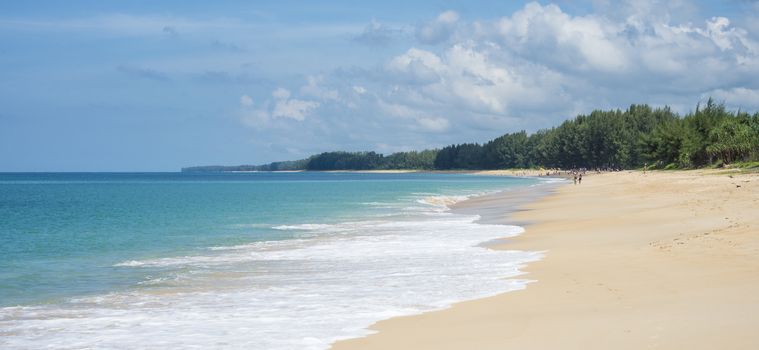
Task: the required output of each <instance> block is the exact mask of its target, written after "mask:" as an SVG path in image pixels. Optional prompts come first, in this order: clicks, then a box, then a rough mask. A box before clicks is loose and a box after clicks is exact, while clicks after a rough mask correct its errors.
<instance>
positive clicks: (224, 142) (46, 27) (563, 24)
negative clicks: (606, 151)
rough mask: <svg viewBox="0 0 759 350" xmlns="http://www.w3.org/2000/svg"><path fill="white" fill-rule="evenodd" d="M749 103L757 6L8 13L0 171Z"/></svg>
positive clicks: (22, 4)
mask: <svg viewBox="0 0 759 350" xmlns="http://www.w3.org/2000/svg"><path fill="white" fill-rule="evenodd" d="M709 97H714V98H715V99H716V100H718V101H721V102H724V103H725V104H726V105H727V106H728V107H729V108H731V109H741V110H747V111H750V112H754V111H759V1H745V0H744V1H740V0H732V1H730V0H726V1H695V0H693V1H689V0H673V1H653V0H638V1H603V0H594V1H570V0H565V1H557V2H547V1H540V2H520V1H471V0H469V1H453V0H444V1H413V0H405V1H396V0H385V1H381V2H380V1H372V2H369V1H342V0H338V1H318V2H317V1H305V0H304V1H289V0H284V1H217V2H207V1H192V0H190V1H188V0H181V1H180V0H176V1H160V2H158V1H129V2H119V1H99V0H97V1H96V0H92V1H77V0H71V1H3V2H0V171H178V170H179V169H180V168H181V167H184V166H192V165H237V164H262V163H268V162H272V161H279V160H293V159H301V158H305V157H307V156H309V155H311V154H315V153H319V152H324V151H333V150H347V151H377V152H380V153H384V154H389V153H392V152H397V151H407V150H421V149H426V148H435V147H441V146H445V145H448V144H451V143H463V142H485V141H487V140H489V139H492V138H494V137H497V136H500V135H502V134H504V133H507V132H515V131H520V130H526V131H528V132H534V131H536V130H539V129H541V128H549V127H552V126H556V125H558V124H560V123H561V122H562V121H564V120H566V119H569V118H573V117H574V116H576V115H578V114H583V113H589V112H591V111H592V110H594V109H610V108H620V109H625V108H627V107H628V106H629V105H630V104H634V103H648V104H650V105H653V106H665V105H666V106H670V107H671V108H672V109H674V110H675V111H677V112H679V113H687V112H689V111H692V110H694V109H695V107H696V105H697V104H698V103H700V102H703V101H704V100H706V99H707V98H709Z"/></svg>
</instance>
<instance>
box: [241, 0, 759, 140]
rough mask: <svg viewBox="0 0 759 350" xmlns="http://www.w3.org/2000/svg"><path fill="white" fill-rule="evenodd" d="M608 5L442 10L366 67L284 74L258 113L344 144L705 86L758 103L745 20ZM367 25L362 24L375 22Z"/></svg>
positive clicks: (691, 99)
mask: <svg viewBox="0 0 759 350" xmlns="http://www.w3.org/2000/svg"><path fill="white" fill-rule="evenodd" d="M608 6H610V7H614V11H611V12H603V13H601V12H595V13H589V14H583V15H573V14H570V13H568V12H565V11H564V10H563V9H562V8H561V7H559V6H557V5H553V4H548V5H541V4H539V3H529V4H526V5H525V6H523V7H522V8H521V9H519V10H517V11H515V12H514V13H510V14H507V15H505V16H503V17H501V18H497V19H493V20H482V21H472V22H469V21H465V20H463V19H462V18H460V16H459V15H458V13H456V12H453V11H446V12H443V13H441V14H440V15H439V16H437V18H435V19H434V20H433V21H431V22H429V23H425V24H423V25H420V26H419V27H418V28H417V31H416V37H417V40H418V42H417V43H416V45H411V46H410V47H406V48H404V49H403V50H400V51H397V52H395V54H393V55H391V56H390V57H389V58H387V59H384V60H382V62H381V63H380V64H379V65H377V66H376V67H352V68H350V69H348V68H343V69H339V70H337V71H335V72H330V73H321V74H318V75H308V74H306V82H305V83H303V84H301V85H297V84H295V85H293V86H290V88H291V90H292V91H293V92H294V93H291V92H290V91H291V90H288V89H285V88H280V89H277V90H275V91H274V92H273V93H272V97H271V98H270V99H271V101H270V102H268V104H267V103H263V104H256V106H257V107H259V108H258V109H257V111H259V112H258V113H259V114H258V117H257V118H260V116H266V117H267V118H269V119H268V120H269V122H270V123H276V121H277V120H279V121H283V120H288V121H291V120H298V121H300V122H303V123H312V124H308V125H309V126H310V128H309V129H308V130H310V132H313V133H320V132H321V133H324V138H327V137H333V138H336V140H341V141H340V142H344V144H351V145H353V144H374V145H385V146H387V145H391V144H396V145H404V147H416V148H423V147H430V146H432V147H434V146H440V145H444V144H448V143H451V142H466V141H483V140H486V139H488V138H490V137H494V136H498V135H500V134H502V133H504V132H508V131H516V130H520V129H527V130H530V131H534V130H536V129H538V128H542V127H550V126H554V125H557V124H558V122H560V121H561V120H563V119H566V118H569V117H573V116H574V115H576V114H578V113H588V112H590V111H591V110H592V109H595V108H625V107H627V106H628V105H629V104H631V103H649V104H652V105H664V104H668V105H670V106H673V107H674V108H675V109H676V110H678V111H680V112H686V111H687V110H688V109H691V108H692V107H693V106H694V105H695V103H696V102H698V100H699V99H702V98H708V97H709V96H713V97H715V98H716V99H718V100H725V101H726V102H727V104H728V106H736V107H741V108H744V109H751V110H755V109H757V108H759V102H756V101H759V45H758V43H757V33H755V32H752V29H751V28H749V27H744V26H741V25H739V23H740V22H738V21H735V20H733V19H731V18H727V17H709V18H700V19H699V18H693V17H689V18H688V19H687V20H682V19H679V17H678V16H681V15H682V14H677V15H676V14H673V13H670V11H672V9H674V8H678V9H679V8H686V7H687V6H686V5H683V4H680V3H679V2H668V3H661V2H656V1H626V2H622V3H617V2H614V3H613V4H612V3H611V2H609V5H608ZM685 12H687V11H685ZM370 26H371V27H367V30H365V32H370V31H372V30H375V29H377V30H380V29H381V25H379V24H378V23H373V24H370ZM380 31H381V30H380ZM293 94H295V95H297V97H293ZM265 98H268V97H265ZM310 115H318V116H319V118H309V116H310ZM357 123H359V124H358V125H361V128H358V129H357V128H355V125H357ZM420 133H423V134H424V133H434V134H435V137H434V138H431V137H420V136H419V135H420ZM415 142H416V143H415ZM335 148H345V147H341V146H336V147H335ZM386 148H388V149H390V147H386Z"/></svg>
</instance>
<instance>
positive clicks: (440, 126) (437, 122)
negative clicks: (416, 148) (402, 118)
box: [417, 118, 448, 132]
mask: <svg viewBox="0 0 759 350" xmlns="http://www.w3.org/2000/svg"><path fill="white" fill-rule="evenodd" d="M417 122H418V123H419V125H420V126H421V127H422V128H424V129H425V130H428V131H434V132H442V131H445V130H447V129H448V120H447V119H445V118H419V119H418V120H417Z"/></svg>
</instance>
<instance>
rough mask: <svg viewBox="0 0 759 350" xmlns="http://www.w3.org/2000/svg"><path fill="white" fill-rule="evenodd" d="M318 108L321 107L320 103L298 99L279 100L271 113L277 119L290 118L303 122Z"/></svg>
mask: <svg viewBox="0 0 759 350" xmlns="http://www.w3.org/2000/svg"><path fill="white" fill-rule="evenodd" d="M317 107H319V103H318V102H313V101H304V100H296V99H289V100H279V101H277V102H276V103H275V104H274V110H273V111H272V112H271V115H272V117H275V118H290V119H294V120H297V121H303V120H305V119H306V116H307V115H308V114H310V113H311V111H313V110H314V109H315V108H317Z"/></svg>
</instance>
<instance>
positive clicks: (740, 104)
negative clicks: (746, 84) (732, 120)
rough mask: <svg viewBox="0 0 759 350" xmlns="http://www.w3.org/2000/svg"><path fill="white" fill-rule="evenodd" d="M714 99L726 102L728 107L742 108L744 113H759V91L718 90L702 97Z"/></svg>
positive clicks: (739, 88) (744, 89) (740, 88)
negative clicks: (747, 111) (748, 111)
mask: <svg viewBox="0 0 759 350" xmlns="http://www.w3.org/2000/svg"><path fill="white" fill-rule="evenodd" d="M709 97H713V98H714V99H716V100H717V101H720V102H721V101H724V102H725V103H726V104H727V105H728V106H731V107H734V108H741V109H743V110H744V111H746V110H750V111H759V89H747V88H743V87H737V88H731V89H716V90H712V91H709V92H708V93H705V94H703V95H701V98H702V99H707V98H709Z"/></svg>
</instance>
